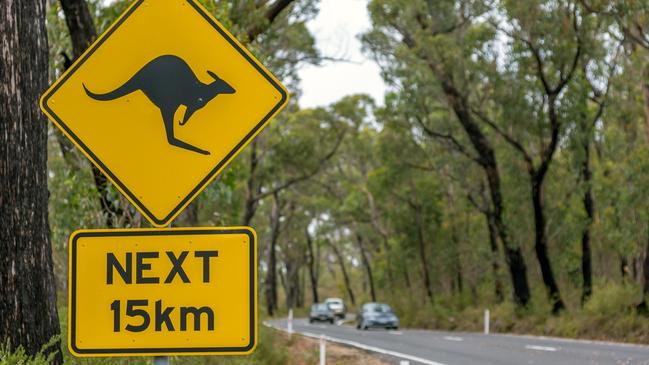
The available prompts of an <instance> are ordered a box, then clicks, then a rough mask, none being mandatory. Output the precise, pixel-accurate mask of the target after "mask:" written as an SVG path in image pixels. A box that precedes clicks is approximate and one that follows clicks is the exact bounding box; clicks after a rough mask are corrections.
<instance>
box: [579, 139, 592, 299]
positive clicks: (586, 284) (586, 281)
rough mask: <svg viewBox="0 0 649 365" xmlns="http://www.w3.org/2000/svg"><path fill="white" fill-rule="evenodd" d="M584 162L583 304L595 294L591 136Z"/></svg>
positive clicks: (585, 147)
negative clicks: (585, 220) (591, 236)
mask: <svg viewBox="0 0 649 365" xmlns="http://www.w3.org/2000/svg"><path fill="white" fill-rule="evenodd" d="M584 152H585V157H584V162H583V163H582V177H583V179H584V184H585V185H586V191H585V192H584V197H583V203H584V211H585V212H586V217H587V222H586V227H584V231H583V232H582V235H581V276H582V289H581V305H582V306H583V305H584V304H586V302H587V301H588V299H589V298H590V297H591V295H592V294H593V270H592V264H591V256H592V254H591V251H590V229H591V226H592V224H593V215H594V211H595V209H594V203H593V189H592V182H591V180H592V177H593V174H592V172H591V170H590V137H589V138H588V139H587V140H586V143H584Z"/></svg>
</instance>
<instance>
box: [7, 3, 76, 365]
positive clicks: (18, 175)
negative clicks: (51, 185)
mask: <svg viewBox="0 0 649 365" xmlns="http://www.w3.org/2000/svg"><path fill="white" fill-rule="evenodd" d="M0 53H1V54H2V57H0V219H1V221H2V224H0V339H1V341H2V342H4V343H6V344H8V346H9V348H10V349H12V350H15V349H16V348H18V347H19V346H22V347H24V349H25V350H26V352H27V353H28V354H35V353H37V352H38V351H39V350H40V349H41V347H42V346H43V345H44V344H46V343H47V342H48V341H50V339H52V337H54V336H57V335H59V334H60V328H59V319H58V315H57V312H56V287H55V280H54V271H53V263H52V247H51V243H50V231H49V221H48V216H47V208H48V207H47V201H48V198H49V193H48V190H47V122H46V120H45V118H43V116H42V114H41V112H40V110H39V107H38V102H39V98H40V93H41V92H42V91H43V90H45V88H46V87H47V82H48V44H47V30H46V28H45V0H30V1H21V0H4V1H2V2H0ZM53 351H56V352H57V354H56V355H55V358H54V361H53V363H54V364H61V363H62V362H63V357H62V355H61V351H60V342H59V343H57V344H56V345H55V346H53V347H52V348H50V349H49V350H48V352H53Z"/></svg>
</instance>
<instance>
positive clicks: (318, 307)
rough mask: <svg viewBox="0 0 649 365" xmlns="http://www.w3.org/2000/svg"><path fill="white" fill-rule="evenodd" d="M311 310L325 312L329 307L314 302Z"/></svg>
mask: <svg viewBox="0 0 649 365" xmlns="http://www.w3.org/2000/svg"><path fill="white" fill-rule="evenodd" d="M311 310H313V311H316V312H326V311H328V310H329V308H327V305H326V304H314V305H313V306H312V307H311Z"/></svg>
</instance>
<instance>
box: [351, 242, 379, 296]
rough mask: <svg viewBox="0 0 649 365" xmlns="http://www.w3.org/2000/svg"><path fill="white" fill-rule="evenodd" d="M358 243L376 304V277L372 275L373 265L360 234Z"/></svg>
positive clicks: (371, 294) (371, 293)
mask: <svg viewBox="0 0 649 365" xmlns="http://www.w3.org/2000/svg"><path fill="white" fill-rule="evenodd" d="M356 243H358V249H359V251H360V252H361V263H362V264H363V267H364V268H365V273H366V274H367V283H368V284H369V287H370V296H371V298H372V301H373V302H376V291H375V290H374V275H373V273H372V265H371V264H370V260H369V258H368V257H367V250H365V245H364V244H363V237H362V236H361V235H360V234H358V233H357V234H356Z"/></svg>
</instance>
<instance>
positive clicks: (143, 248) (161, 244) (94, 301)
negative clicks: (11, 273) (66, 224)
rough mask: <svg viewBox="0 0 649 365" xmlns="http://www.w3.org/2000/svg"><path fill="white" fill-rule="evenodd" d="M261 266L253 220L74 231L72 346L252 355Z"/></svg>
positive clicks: (80, 350) (82, 350)
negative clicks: (213, 225)
mask: <svg viewBox="0 0 649 365" xmlns="http://www.w3.org/2000/svg"><path fill="white" fill-rule="evenodd" d="M256 263H257V242H256V234H255V232H254V230H253V229H252V228H249V227H232V228H175V229H121V230H80V231H76V232H74V233H73V234H72V236H71V237H70V275H69V303H68V304H69V305H68V328H69V331H68V347H69V349H70V352H72V354H74V355H75V356H136V355H137V356H141V355H200V354H202V355H205V354H211V355H219V354H221V355H223V354H228V355H233V354H237V355H239V354H241V355H242V354H249V353H251V352H252V351H253V350H254V348H255V346H256V342H257V287H256V282H257V264H256Z"/></svg>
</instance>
